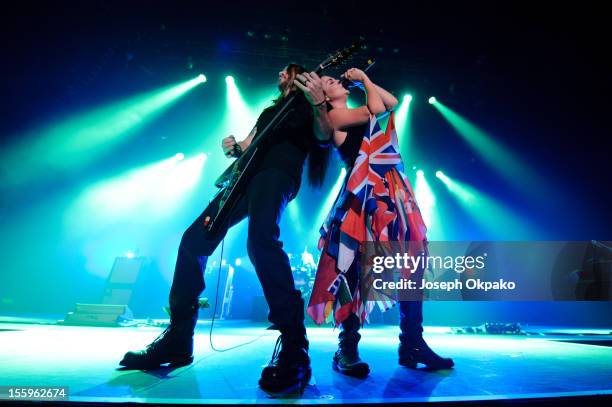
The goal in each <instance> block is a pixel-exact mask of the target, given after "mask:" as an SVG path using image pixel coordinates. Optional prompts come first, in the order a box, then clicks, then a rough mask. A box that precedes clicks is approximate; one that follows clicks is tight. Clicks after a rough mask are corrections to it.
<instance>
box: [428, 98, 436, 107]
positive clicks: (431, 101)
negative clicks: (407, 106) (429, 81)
mask: <svg viewBox="0 0 612 407" xmlns="http://www.w3.org/2000/svg"><path fill="white" fill-rule="evenodd" d="M437 101H438V100H437V99H436V98H435V97H433V96H432V97H430V98H429V101H428V102H429V104H430V105H433V104H434V103H436V102H437Z"/></svg>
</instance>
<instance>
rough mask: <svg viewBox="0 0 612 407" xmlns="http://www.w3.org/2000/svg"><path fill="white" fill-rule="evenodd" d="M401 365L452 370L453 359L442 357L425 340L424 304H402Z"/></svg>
mask: <svg viewBox="0 0 612 407" xmlns="http://www.w3.org/2000/svg"><path fill="white" fill-rule="evenodd" d="M400 329H401V331H402V333H401V334H400V336H399V339H400V346H399V364H400V365H402V366H406V367H409V368H411V369H416V367H417V364H418V363H422V364H424V365H425V366H427V368H428V369H431V370H440V369H450V368H451V367H453V366H454V365H455V363H454V362H453V360H452V359H450V358H443V357H440V356H439V355H438V354H437V353H435V352H434V351H433V350H431V348H430V347H429V346H428V345H427V343H426V342H425V340H424V339H423V302H422V301H401V302H400Z"/></svg>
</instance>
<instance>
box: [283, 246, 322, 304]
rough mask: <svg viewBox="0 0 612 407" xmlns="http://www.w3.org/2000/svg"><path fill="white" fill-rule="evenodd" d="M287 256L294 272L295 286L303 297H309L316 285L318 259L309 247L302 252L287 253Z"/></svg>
mask: <svg viewBox="0 0 612 407" xmlns="http://www.w3.org/2000/svg"><path fill="white" fill-rule="evenodd" d="M287 256H288V257H289V264H290V265H291V271H292V272H293V280H294V282H295V288H297V289H298V290H300V291H301V292H302V296H303V297H305V298H308V297H309V296H310V293H311V292H312V287H313V286H314V280H315V275H316V272H317V263H318V259H315V257H314V256H313V254H312V253H310V252H309V251H308V247H305V248H304V251H303V252H302V253H299V254H296V253H287Z"/></svg>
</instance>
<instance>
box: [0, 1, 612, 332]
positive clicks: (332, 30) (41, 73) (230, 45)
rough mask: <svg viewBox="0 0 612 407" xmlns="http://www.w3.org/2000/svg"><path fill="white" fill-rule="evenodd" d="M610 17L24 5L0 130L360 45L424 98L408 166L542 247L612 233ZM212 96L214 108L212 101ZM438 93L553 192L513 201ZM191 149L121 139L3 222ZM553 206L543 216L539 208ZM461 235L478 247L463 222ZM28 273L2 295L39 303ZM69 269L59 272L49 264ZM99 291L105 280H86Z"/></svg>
mask: <svg viewBox="0 0 612 407" xmlns="http://www.w3.org/2000/svg"><path fill="white" fill-rule="evenodd" d="M606 16H607V14H606V13H604V12H603V9H602V8H600V7H599V6H596V5H595V4H594V3H588V2H579V3H570V4H563V3H562V2H544V3H542V2H487V3H477V2H447V3H441V2H435V3H432V2H424V1H423V2H398V3H392V2H385V3H382V2H377V3H365V2H355V1H342V2H326V1H318V2H261V4H256V3H253V2H236V1H233V2H216V3H208V2H149V1H146V2H145V1H127V2H113V1H87V2H41V3H37V2H20V3H19V5H13V8H12V9H11V10H10V11H5V12H4V13H3V16H2V17H1V18H2V24H0V26H1V30H2V35H1V36H0V38H1V41H2V54H3V61H4V62H3V64H1V73H2V81H1V85H0V86H1V89H0V91H1V94H2V103H1V105H2V107H1V109H2V110H1V115H2V120H1V121H0V137H1V138H2V143H3V145H5V144H9V143H11V142H12V141H14V140H15V139H17V138H19V136H20V134H22V133H24V132H26V131H27V130H29V129H30V128H32V127H33V126H34V125H35V124H37V123H41V122H46V121H49V120H52V119H53V118H55V117H62V116H64V115H67V114H69V113H70V112H72V111H75V110H77V109H80V108H82V107H84V106H96V105H100V104H104V103H106V102H112V101H113V100H116V99H117V98H121V97H124V96H125V95H131V94H135V93H138V92H143V91H147V90H149V89H152V88H157V87H159V86H163V85H165V84H168V83H175V82H177V81H181V80H184V79H185V78H189V77H192V76H195V75H196V74H197V73H199V72H204V73H206V75H207V76H208V77H209V81H210V82H212V79H213V78H214V77H215V76H216V77H220V76H224V75H226V74H228V73H232V74H233V75H234V76H236V77H237V78H240V79H241V86H242V87H243V88H248V86H249V84H253V85H255V84H257V85H260V84H261V83H270V84H272V83H273V81H274V78H275V77H276V73H277V72H278V70H279V69H281V68H282V67H283V66H284V65H285V64H286V63H287V62H288V61H296V62H300V63H303V64H304V65H307V66H313V65H314V64H316V63H317V62H319V61H320V60H321V59H323V58H324V57H325V56H326V55H327V54H328V53H330V52H332V51H334V50H336V49H338V48H341V47H344V46H346V45H347V44H349V43H351V42H352V41H353V40H354V39H355V38H357V37H359V36H363V37H364V38H365V42H366V45H367V49H366V50H364V51H363V52H362V54H361V55H360V56H359V57H357V58H356V59H355V64H357V65H359V64H360V63H362V61H363V59H364V58H365V57H373V58H374V59H375V60H376V65H375V66H374V67H373V69H372V71H371V74H370V76H371V77H372V78H373V80H374V81H376V82H381V83H384V85H385V86H386V87H387V88H388V89H390V90H392V91H393V92H394V93H395V94H396V95H398V97H399V96H401V95H403V94H404V93H405V92H410V93H411V94H412V95H413V97H414V98H415V99H414V100H415V102H414V103H413V104H412V106H411V109H412V111H411V112H412V113H411V114H412V117H413V118H414V119H413V120H414V122H413V133H414V134H415V143H414V144H415V150H413V151H411V156H410V157H405V159H406V161H407V163H410V164H415V165H417V166H427V168H431V169H436V168H444V170H445V171H447V172H448V173H449V174H454V175H456V176H457V177H458V178H461V179H465V180H469V181H470V182H471V184H472V185H474V186H476V187H478V188H479V189H480V190H482V191H486V192H488V193H491V194H492V195H494V196H496V197H498V198H500V199H502V200H503V201H504V202H506V203H508V204H510V205H511V206H515V207H522V208H528V210H530V211H532V212H536V217H537V222H538V226H539V227H541V228H542V230H544V231H545V234H544V235H543V236H541V238H543V239H550V240H588V239H601V240H610V238H611V236H610V226H611V216H610V214H609V211H608V209H609V202H610V197H611V188H610V181H609V175H610V171H609V168H610V165H609V162H610V159H609V156H610V154H609V153H610V148H609V147H608V146H609V144H610V143H609V141H610V130H609V125H608V120H609V118H608V116H609V113H610V102H609V92H610V88H611V86H610V84H611V81H610V76H609V75H610V72H611V70H610V68H611V66H610V63H609V62H608V61H609V55H608V54H609V51H610V46H609V43H610V33H609V21H607V19H606ZM210 86H217V85H212V83H211V85H210ZM211 89H215V88H211ZM221 89H222V88H221V85H218V91H219V92H220V91H221ZM212 95H213V96H208V95H207V96H206V97H207V98H208V99H206V102H207V103H211V102H212V103H214V93H212ZM431 95H435V96H436V97H437V98H438V99H439V100H441V101H443V103H444V104H445V105H447V106H449V107H451V108H453V109H454V110H455V111H458V112H460V113H461V114H462V116H464V117H466V118H469V119H470V120H471V121H473V122H475V123H477V124H478V125H479V126H480V127H481V128H483V129H486V130H487V132H488V133H489V134H491V135H493V136H494V137H495V138H496V140H498V141H500V142H501V143H503V144H504V145H506V146H508V147H509V148H510V149H511V150H512V151H514V152H516V153H518V154H519V155H520V157H521V158H522V159H524V160H525V161H527V162H529V163H530V164H532V165H533V167H535V168H537V170H538V172H539V173H540V175H542V176H543V177H544V178H545V179H547V180H548V181H549V182H550V184H551V186H552V187H553V188H554V190H555V191H557V192H556V194H555V195H554V196H546V197H543V198H542V197H539V196H535V195H537V193H534V196H517V195H516V192H514V191H513V190H511V189H509V188H507V187H506V186H505V185H504V184H503V183H501V182H500V181H499V180H498V179H497V178H496V177H495V176H494V175H492V174H491V173H490V171H489V170H488V169H487V167H486V165H485V164H484V162H483V161H482V160H481V159H480V158H479V157H478V156H477V155H475V153H474V152H473V151H472V150H471V149H470V148H469V147H468V146H467V145H466V143H465V142H464V141H463V140H462V139H461V138H459V137H457V136H456V135H453V134H452V129H451V128H450V126H449V125H448V124H447V123H446V122H445V121H444V120H443V119H442V118H441V116H440V114H439V113H438V112H437V111H435V109H432V108H431V106H429V105H428V104H427V103H426V100H427V98H428V97H429V96H431ZM210 97H212V98H213V99H212V100H211V99H210ZM203 100H204V96H201V95H200V96H197V95H196V96H190V97H189V98H188V99H187V100H186V101H185V102H184V103H187V104H189V103H191V107H189V108H188V109H195V108H197V106H198V105H197V103H201V102H202V101H203ZM186 109H187V108H186ZM186 111H188V110H186ZM176 114H177V115H178V116H177V117H179V118H181V117H182V116H180V113H176ZM166 125H168V124H166ZM215 137H218V136H215ZM185 142H186V141H185V140H184V139H183V138H182V137H181V134H170V135H169V137H167V138H165V139H164V140H163V141H161V140H159V139H158V138H156V137H152V136H151V134H150V133H148V132H147V131H146V129H145V131H142V132H140V133H139V134H138V135H137V136H136V137H134V138H132V139H131V140H130V141H129V143H127V144H126V145H124V146H122V151H121V154H122V156H124V157H129V159H117V156H112V155H111V156H106V157H104V158H103V159H102V160H100V161H98V162H97V163H96V165H95V167H91V168H88V169H85V170H84V172H79V173H75V174H58V175H57V176H55V178H54V179H53V180H52V183H51V184H45V185H39V184H37V183H36V182H34V183H31V184H28V185H21V186H17V187H11V188H5V187H0V188H1V189H0V192H1V193H2V201H1V203H0V222H1V221H2V219H3V218H4V219H8V218H10V217H12V216H14V215H15V214H16V213H18V212H19V211H20V210H21V209H23V207H24V206H27V205H29V204H31V203H32V202H37V201H38V200H40V199H41V197H42V196H45V197H49V196H54V195H56V194H60V193H61V191H63V190H65V189H68V188H70V187H71V186H72V185H74V184H75V183H78V182H80V180H82V179H83V178H86V177H88V176H90V175H92V174H94V173H99V172H100V171H102V172H104V171H106V172H113V171H119V170H121V169H125V168H130V167H132V166H133V165H134V164H135V163H139V162H145V161H146V160H147V158H148V157H150V156H151V155H152V154H153V153H152V151H155V152H156V154H157V152H159V151H160V150H163V151H167V152H168V153H169V154H172V153H174V152H175V151H178V149H180V148H181V146H182V145H183V144H185ZM315 199H317V196H316V195H315ZM542 200H544V202H545V205H544V207H545V209H542V205H536V204H534V202H535V201H538V202H540V203H541V202H542ZM187 218H189V216H186V217H185V219H184V222H183V224H185V225H186V224H187V223H186V222H187ZM178 228H179V229H177V231H178V230H180V226H179V227H178ZM2 233H4V231H3V232H2ZM453 237H454V238H457V239H461V238H465V239H469V238H472V236H471V235H470V231H469V230H467V229H464V230H460V231H459V232H457V234H456V236H453ZM45 241H46V242H47V245H46V248H45V249H44V250H43V252H45V251H46V252H51V251H53V248H52V244H50V243H48V242H53V230H44V229H43V230H38V231H36V232H33V233H31V234H30V236H29V237H28V239H27V241H26V243H20V244H22V245H23V244H27V245H29V248H30V249H31V250H32V251H33V253H37V250H38V248H39V247H40V246H45V244H44V242H45ZM0 250H7V252H8V251H10V250H12V249H11V248H10V247H3V248H1V249H0ZM38 253H39V255H40V256H41V257H40V262H41V263H43V264H46V265H49V264H50V263H49V262H47V261H46V260H45V254H44V253H40V252H38ZM3 257H5V256H3ZM71 261H73V264H67V263H69V262H66V261H62V265H61V268H64V269H70V270H71V271H69V270H64V271H65V274H61V276H60V277H58V278H59V281H60V282H62V284H64V285H65V286H67V285H70V282H71V281H74V279H75V278H76V277H74V276H75V275H81V274H79V273H82V270H81V267H82V260H81V259H78V258H75V259H72V260H71ZM51 263H52V262H51ZM28 264H29V265H28V266H21V265H17V264H6V265H5V268H6V270H11V271H13V272H11V273H10V274H11V275H10V276H8V274H6V275H5V278H7V280H6V281H8V283H6V285H5V287H16V286H22V285H23V284H24V282H26V281H27V282H28V283H31V282H32V280H37V281H39V283H38V284H39V285H38V286H36V284H34V283H32V284H33V287H34V286H36V287H37V288H36V289H33V290H32V292H31V293H32V296H37V295H43V294H44V293H46V290H48V289H47V288H46V287H48V283H47V282H45V281H46V280H44V279H42V280H41V279H40V275H41V269H40V268H39V267H36V266H32V265H31V263H28ZM59 268H60V265H58V264H57V263H56V264H55V265H53V266H51V269H50V270H49V271H53V270H57V269H59ZM166 272H167V271H166ZM3 273H4V272H3ZM46 275H49V274H46ZM56 276H57V274H56ZM56 281H57V280H56ZM88 284H89V285H91V284H94V285H95V284H99V282H97V283H95V282H92V281H91V280H88V279H84V280H83V281H82V287H83V286H87V285H88ZM96 289H98V288H96ZM164 290H165V288H164V287H162V288H161V289H160V292H163V291H164ZM79 291H80V289H77V288H71V289H68V292H69V293H71V294H70V295H65V296H63V300H58V301H59V302H58V303H57V304H60V305H58V306H57V307H55V308H54V310H56V311H57V309H59V308H62V309H63V308H65V307H66V306H67V304H69V303H73V302H74V300H75V298H76V297H77V294H78V293H79ZM5 295H6V294H5ZM58 298H59V296H58ZM583 306H584V305H580V307H583ZM598 306H599V307H601V306H602V304H600V305H598ZM605 306H606V307H608V308H604V310H605V309H607V310H608V312H609V306H607V305H605ZM577 307H578V306H577ZM38 308H40V307H39V306H38ZM527 308H528V307H527ZM527 308H525V315H529V311H528V309H527ZM16 309H24V310H32V307H30V308H28V307H27V306H26V305H25V304H24V305H23V306H21V307H17V308H16ZM575 309H576V310H578V308H575ZM599 309H601V308H599ZM565 312H567V310H566V311H563V312H560V313H559V314H558V315H559V316H560V318H562V315H563V314H564V313H565ZM581 312H582V311H581ZM597 312H599V311H596V313H597ZM591 314H592V313H591ZM582 315H583V316H584V313H582ZM608 315H609V314H608ZM608 318H609V316H608ZM576 321H577V319H576Z"/></svg>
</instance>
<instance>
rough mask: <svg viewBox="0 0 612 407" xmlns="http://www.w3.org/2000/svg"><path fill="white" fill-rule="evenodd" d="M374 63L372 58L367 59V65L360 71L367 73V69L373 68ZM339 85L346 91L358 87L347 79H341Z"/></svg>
mask: <svg viewBox="0 0 612 407" xmlns="http://www.w3.org/2000/svg"><path fill="white" fill-rule="evenodd" d="M375 63H376V62H375V61H374V60H373V59H372V58H368V62H367V63H366V64H367V65H366V66H365V67H364V68H363V69H362V71H363V72H367V71H368V69H370V68H371V67H372V66H374V64H375ZM340 84H341V85H342V87H343V88H344V89H347V90H350V89H351V88H355V87H358V85H357V84H356V83H355V82H353V81H351V80H349V79H347V78H342V79H341V80H340Z"/></svg>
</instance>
